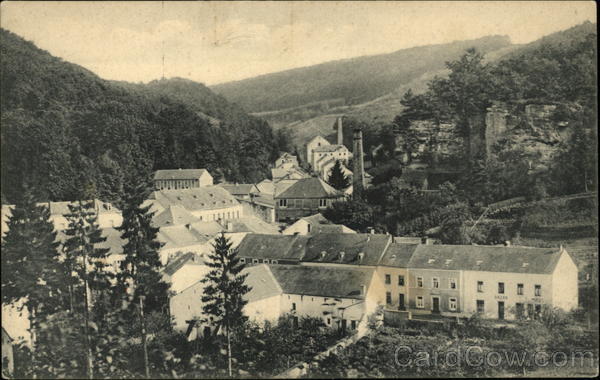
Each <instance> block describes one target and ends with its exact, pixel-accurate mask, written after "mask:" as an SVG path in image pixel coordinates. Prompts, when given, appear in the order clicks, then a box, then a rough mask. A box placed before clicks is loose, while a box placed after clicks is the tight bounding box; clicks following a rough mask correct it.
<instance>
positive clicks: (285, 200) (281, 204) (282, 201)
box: [279, 199, 287, 207]
mask: <svg viewBox="0 0 600 380" xmlns="http://www.w3.org/2000/svg"><path fill="white" fill-rule="evenodd" d="M279 207H287V199H280V200H279Z"/></svg>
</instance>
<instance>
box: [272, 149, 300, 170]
mask: <svg viewBox="0 0 600 380" xmlns="http://www.w3.org/2000/svg"><path fill="white" fill-rule="evenodd" d="M275 167H276V168H283V169H287V168H291V167H300V165H299V163H298V157H296V156H294V155H293V154H290V153H287V152H284V153H283V154H282V155H281V156H279V158H278V159H276V160H275Z"/></svg>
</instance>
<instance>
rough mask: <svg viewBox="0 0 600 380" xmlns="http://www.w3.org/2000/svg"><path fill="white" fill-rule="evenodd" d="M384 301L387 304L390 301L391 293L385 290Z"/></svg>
mask: <svg viewBox="0 0 600 380" xmlns="http://www.w3.org/2000/svg"><path fill="white" fill-rule="evenodd" d="M385 303H386V304H388V305H390V304H391V303H392V293H390V292H385Z"/></svg>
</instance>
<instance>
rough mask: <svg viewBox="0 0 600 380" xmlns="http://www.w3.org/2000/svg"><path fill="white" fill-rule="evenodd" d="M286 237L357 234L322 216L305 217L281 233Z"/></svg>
mask: <svg viewBox="0 0 600 380" xmlns="http://www.w3.org/2000/svg"><path fill="white" fill-rule="evenodd" d="M281 233H282V234H284V235H295V234H298V235H309V234H320V233H340V234H355V233H356V231H354V230H352V229H350V228H348V227H346V226H344V225H342V224H333V223H331V222H330V221H329V220H327V218H325V217H324V216H323V215H321V214H315V215H311V216H305V217H303V218H300V219H298V220H297V221H296V222H294V223H293V224H292V225H290V226H288V227H287V228H286V229H285V230H283V231H282V232H281Z"/></svg>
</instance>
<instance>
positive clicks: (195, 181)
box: [154, 169, 213, 190]
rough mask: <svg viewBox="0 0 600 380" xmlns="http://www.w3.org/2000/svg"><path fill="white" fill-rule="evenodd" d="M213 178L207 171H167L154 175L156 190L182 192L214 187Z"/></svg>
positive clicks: (158, 171) (160, 171) (157, 172)
mask: <svg viewBox="0 0 600 380" xmlns="http://www.w3.org/2000/svg"><path fill="white" fill-rule="evenodd" d="M212 185H213V177H212V176H211V175H210V173H209V172H208V170H206V169H167V170H157V171H156V172H155V173H154V189H155V190H181V189H193V188H198V187H204V186H212Z"/></svg>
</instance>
